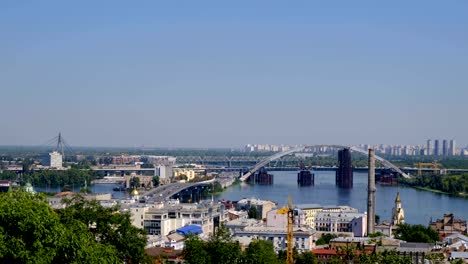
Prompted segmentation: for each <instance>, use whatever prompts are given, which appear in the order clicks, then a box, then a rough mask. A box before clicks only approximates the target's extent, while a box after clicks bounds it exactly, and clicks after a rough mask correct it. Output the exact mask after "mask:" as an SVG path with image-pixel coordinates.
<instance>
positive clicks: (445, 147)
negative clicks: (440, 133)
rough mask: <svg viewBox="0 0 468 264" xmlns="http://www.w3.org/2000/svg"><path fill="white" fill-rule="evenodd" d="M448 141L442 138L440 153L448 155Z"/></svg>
mask: <svg viewBox="0 0 468 264" xmlns="http://www.w3.org/2000/svg"><path fill="white" fill-rule="evenodd" d="M448 153H449V151H448V141H447V140H446V139H444V140H442V155H443V156H448Z"/></svg>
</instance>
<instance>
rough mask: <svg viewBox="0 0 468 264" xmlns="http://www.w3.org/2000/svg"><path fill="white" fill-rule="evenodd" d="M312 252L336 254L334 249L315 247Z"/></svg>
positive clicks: (316, 253)
mask: <svg viewBox="0 0 468 264" xmlns="http://www.w3.org/2000/svg"><path fill="white" fill-rule="evenodd" d="M312 253H314V254H315V255H336V249H325V248H317V249H313V250H312Z"/></svg>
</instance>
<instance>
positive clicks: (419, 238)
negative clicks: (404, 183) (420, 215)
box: [394, 224, 439, 243]
mask: <svg viewBox="0 0 468 264" xmlns="http://www.w3.org/2000/svg"><path fill="white" fill-rule="evenodd" d="M394 234H395V238H397V239H401V240H404V241H407V242H420V243H434V242H436V241H439V234H438V233H437V232H436V231H435V230H433V229H432V228H430V227H425V226H423V225H409V224H401V225H398V227H397V228H396V229H395V233H394Z"/></svg>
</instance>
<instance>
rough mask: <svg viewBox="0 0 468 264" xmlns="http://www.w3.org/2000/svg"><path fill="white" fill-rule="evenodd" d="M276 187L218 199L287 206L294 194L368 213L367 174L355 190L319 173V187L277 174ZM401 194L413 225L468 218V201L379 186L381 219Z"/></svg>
mask: <svg viewBox="0 0 468 264" xmlns="http://www.w3.org/2000/svg"><path fill="white" fill-rule="evenodd" d="M269 173H271V174H273V175H274V184H273V185H248V184H240V185H235V186H232V187H230V188H228V189H227V190H226V191H224V192H223V193H221V194H220V195H218V196H217V198H218V199H225V200H234V201H236V200H239V199H242V198H252V197H255V198H258V199H264V200H271V201H275V202H277V203H278V204H279V205H280V206H283V205H286V204H287V200H288V195H289V194H291V195H292V198H293V203H294V204H312V203H316V204H321V205H349V206H351V207H355V208H358V209H359V211H360V212H366V211H367V173H358V172H355V173H354V186H353V188H352V189H341V188H338V187H336V186H335V172H333V171H316V172H314V173H315V186H310V187H299V186H298V185H297V181H296V179H297V172H285V171H273V172H269ZM397 191H400V195H401V200H402V206H403V208H404V210H405V220H406V222H407V223H410V224H423V225H427V224H428V223H429V221H430V220H431V218H432V219H433V220H436V219H441V218H442V217H443V215H444V213H453V214H454V215H455V217H456V218H461V219H465V220H467V219H468V199H465V198H459V197H453V196H449V195H444V194H437V193H432V192H428V191H420V190H416V189H413V188H408V187H398V186H383V185H379V184H377V192H376V214H377V215H379V216H380V220H381V221H382V220H390V219H391V217H392V208H393V206H394V204H395V202H394V201H395V196H396V194H397Z"/></svg>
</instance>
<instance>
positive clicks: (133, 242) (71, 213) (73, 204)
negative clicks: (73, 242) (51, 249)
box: [59, 195, 147, 263]
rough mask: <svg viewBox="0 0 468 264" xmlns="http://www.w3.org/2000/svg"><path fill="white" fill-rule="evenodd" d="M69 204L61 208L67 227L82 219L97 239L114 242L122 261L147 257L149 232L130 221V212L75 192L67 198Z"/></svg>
mask: <svg viewBox="0 0 468 264" xmlns="http://www.w3.org/2000/svg"><path fill="white" fill-rule="evenodd" d="M65 203H66V208H65V209H62V210H60V211H59V213H60V216H61V221H62V223H63V224H64V225H66V226H67V227H71V226H73V225H75V224H76V221H79V222H81V223H83V224H84V225H85V226H86V227H87V228H88V231H89V232H90V233H92V234H93V236H94V238H95V240H96V241H97V242H99V243H101V244H104V245H112V246H114V247H115V248H116V250H117V252H118V253H117V254H116V255H117V256H118V258H119V259H120V260H121V261H131V262H132V263H138V262H142V261H144V260H145V259H146V253H145V250H144V248H145V246H146V239H147V238H146V234H145V232H144V230H143V229H139V228H137V227H135V226H133V225H132V224H131V220H130V214H129V213H128V212H127V213H122V212H119V207H118V206H115V207H111V208H106V207H103V206H101V205H100V204H99V202H98V201H96V200H91V201H89V200H87V199H85V198H84V197H83V196H81V195H75V196H74V197H73V198H71V199H69V200H65Z"/></svg>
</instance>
